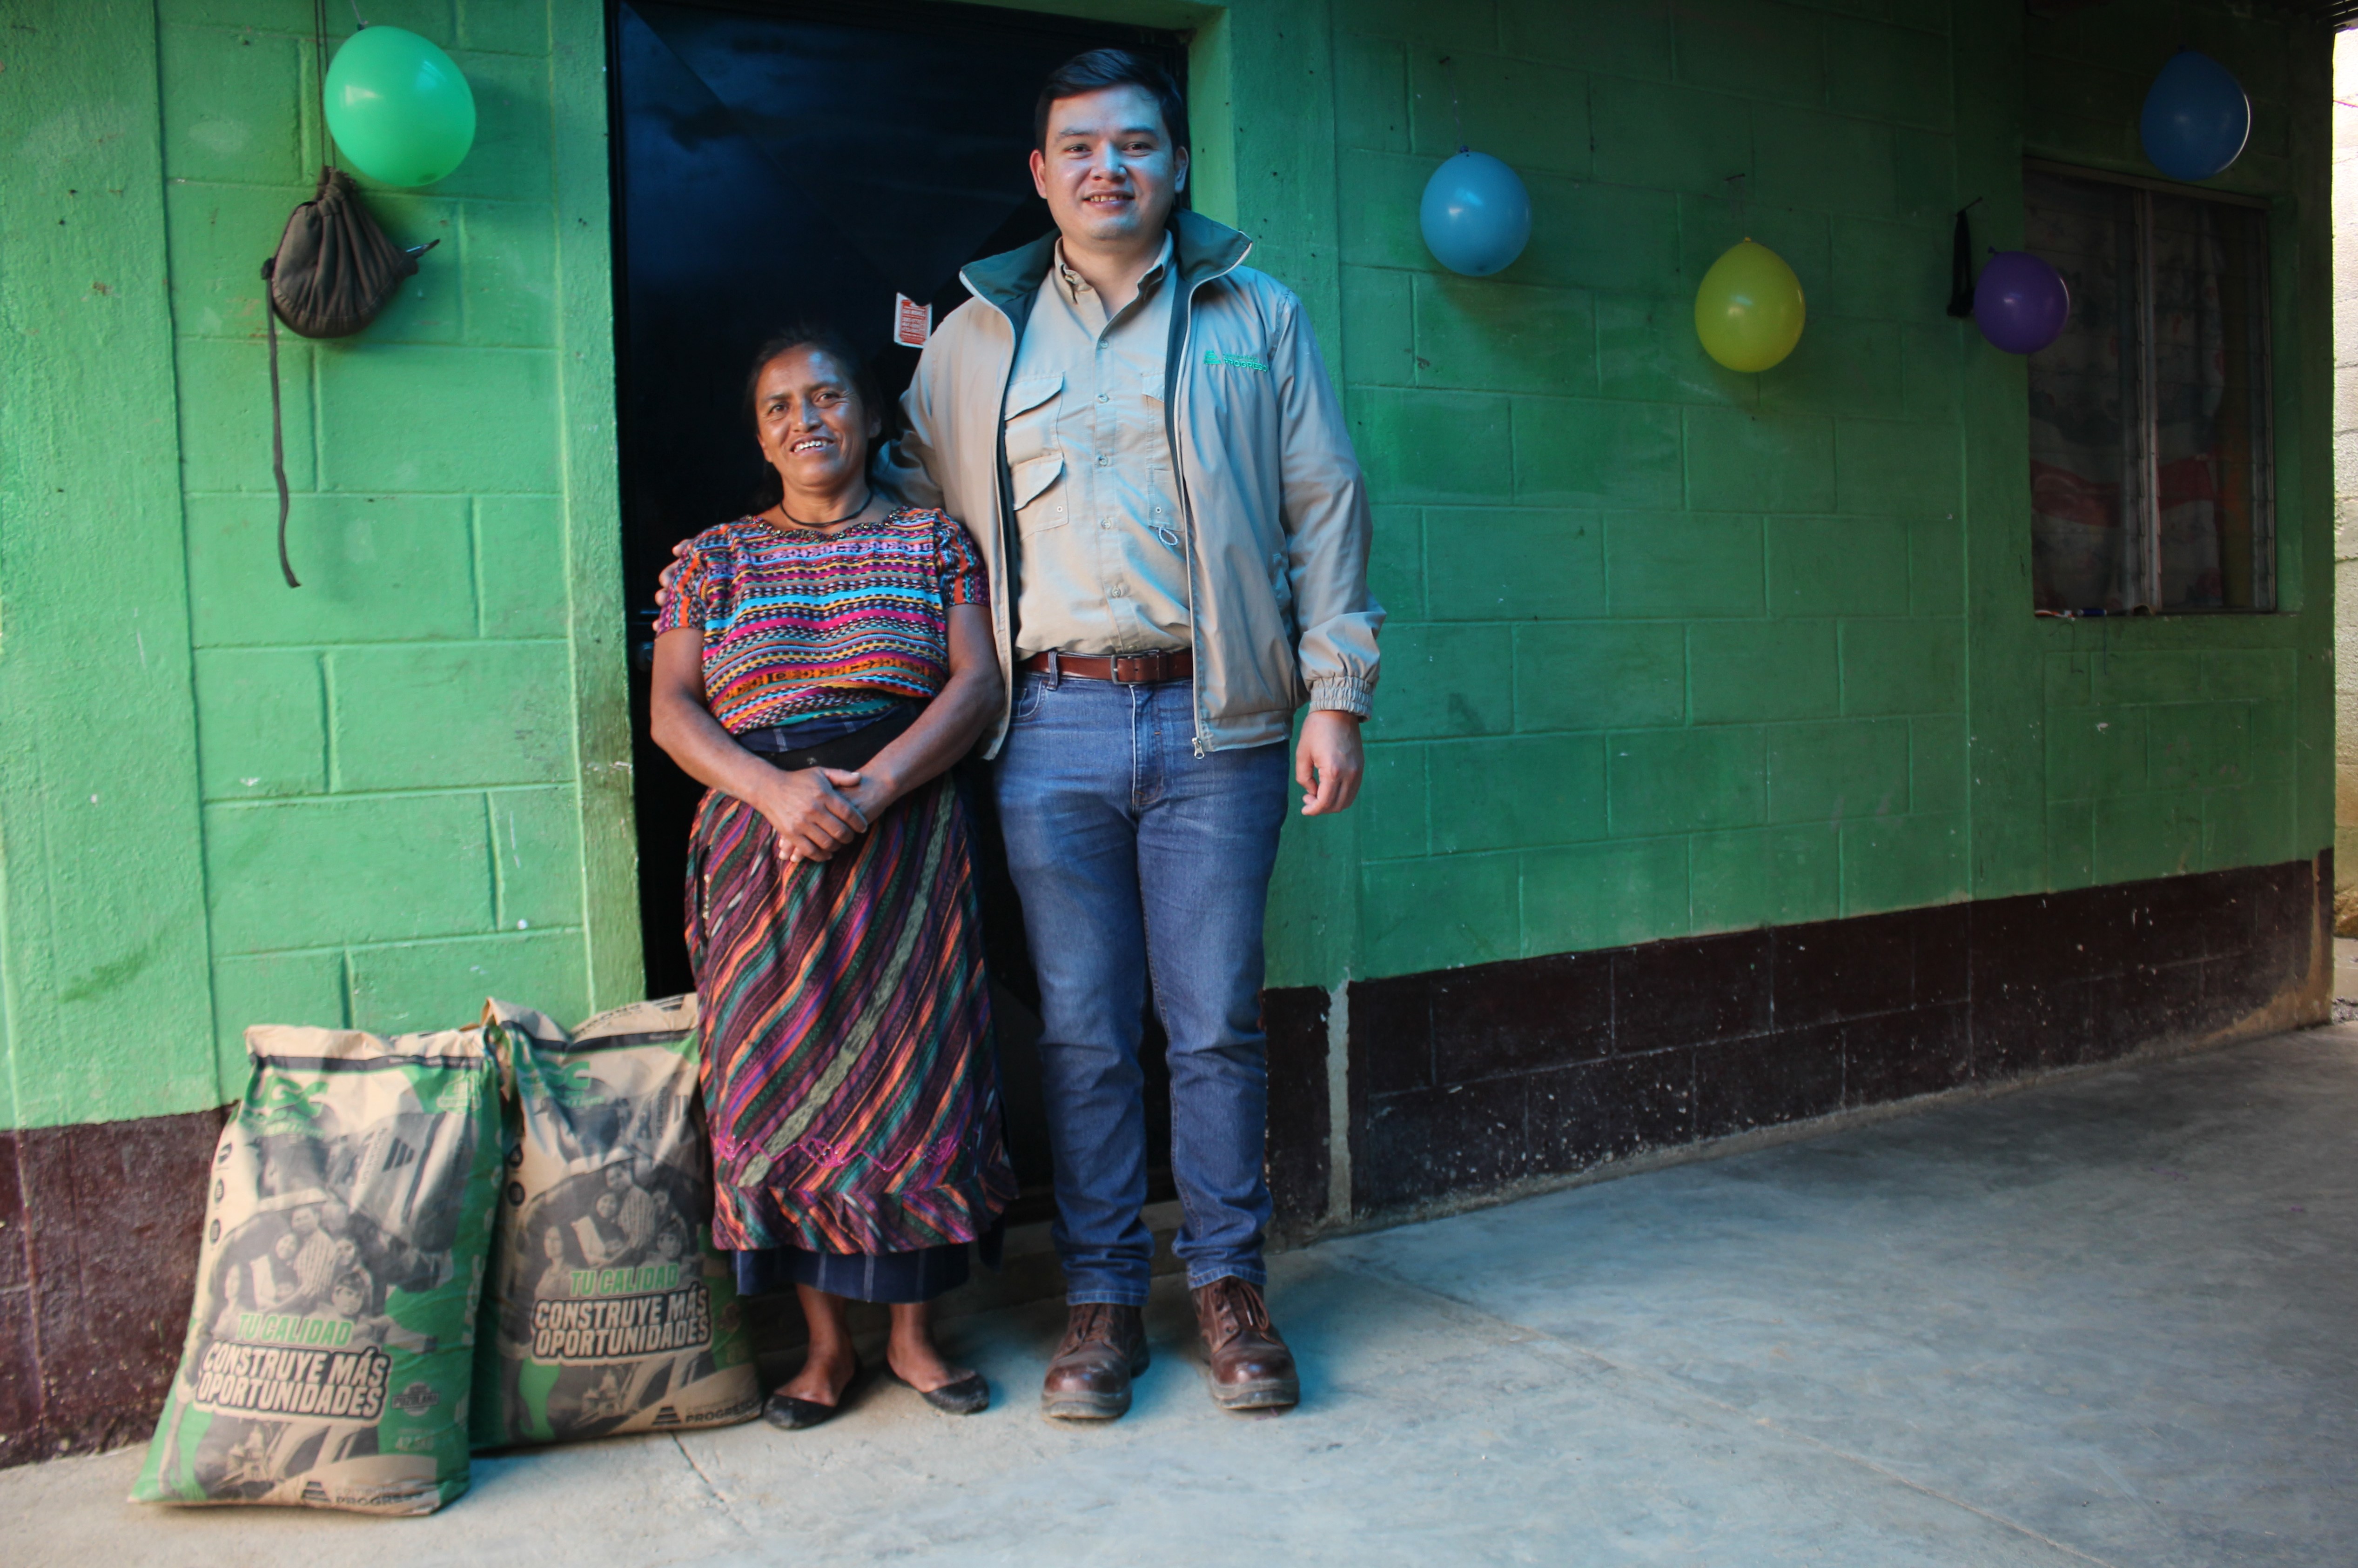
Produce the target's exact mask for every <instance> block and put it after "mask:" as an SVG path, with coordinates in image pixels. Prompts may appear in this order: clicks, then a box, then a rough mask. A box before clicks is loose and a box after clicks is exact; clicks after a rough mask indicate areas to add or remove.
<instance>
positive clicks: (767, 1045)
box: [687, 777, 1015, 1254]
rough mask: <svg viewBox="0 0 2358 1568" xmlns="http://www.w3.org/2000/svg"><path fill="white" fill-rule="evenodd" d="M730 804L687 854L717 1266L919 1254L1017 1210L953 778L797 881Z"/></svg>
mask: <svg viewBox="0 0 2358 1568" xmlns="http://www.w3.org/2000/svg"><path fill="white" fill-rule="evenodd" d="M777 842H778V840H777V836H776V833H775V832H774V830H773V829H772V827H770V824H769V822H768V821H767V820H766V819H765V818H764V817H763V816H762V814H761V813H760V812H758V811H755V810H754V809H753V808H752V806H747V805H745V804H744V803H743V802H741V801H739V800H736V799H734V798H732V797H730V796H729V795H722V794H721V793H720V792H719V791H718V790H714V791H709V792H708V793H707V794H706V795H705V797H704V801H703V804H702V805H701V806H698V809H697V815H696V826H695V829H694V832H693V834H692V836H691V838H690V839H689V844H688V863H687V951H688V957H689V959H690V961H691V962H692V963H693V964H694V966H695V969H696V990H697V996H698V1000H699V1002H700V1004H701V1017H700V1020H699V1022H698V1029H699V1031H700V1033H701V1035H702V1042H701V1043H702V1045H703V1074H704V1103H705V1109H706V1113H707V1119H708V1124H709V1127H710V1130H711V1136H712V1159H713V1176H714V1202H713V1217H712V1240H713V1245H715V1246H716V1247H719V1248H722V1249H727V1250H731V1251H739V1252H744V1251H757V1250H761V1249H769V1248H775V1247H799V1248H803V1249H807V1250H809V1251H813V1252H821V1253H838V1254H844V1253H876V1252H912V1251H916V1250H918V1249H924V1248H930V1247H941V1246H946V1245H950V1244H953V1243H959V1242H966V1241H971V1240H974V1239H976V1238H979V1237H981V1236H982V1235H983V1234H984V1233H985V1232H986V1231H988V1230H989V1229H990V1227H991V1223H992V1221H993V1220H994V1219H995V1218H996V1217H998V1215H999V1214H1000V1212H1001V1210H1003V1209H1005V1208H1006V1206H1007V1205H1008V1203H1009V1202H1010V1201H1011V1199H1012V1198H1013V1197H1014V1195H1015V1175H1014V1172H1013V1170H1012V1169H1011V1167H1010V1166H1009V1164H1008V1161H1007V1150H1006V1144H1005V1141H1004V1139H1003V1137H1002V1134H1001V1112H1000V1101H999V1081H998V1071H997V1064H996V1062H995V1060H994V1057H993V1054H992V1046H991V1038H990V991H989V989H988V987H987V985H986V983H985V980H984V976H983V968H982V944H981V940H980V935H979V932H978V930H977V928H976V921H977V918H978V909H977V903H976V899H975V891H974V879H973V872H972V870H971V866H970V863H969V856H968V823H967V816H966V811H965V808H964V807H963V806H962V805H961V804H960V802H959V800H958V795H957V788H956V786H955V785H954V784H952V783H951V782H950V781H949V779H948V778H947V777H944V778H940V779H936V780H935V781H934V782H933V783H931V784H926V785H925V786H924V787H922V788H920V789H918V790H915V791H914V792H913V793H911V794H910V795H906V796H904V797H903V798H902V799H901V800H900V801H899V802H898V803H896V804H895V805H894V806H892V809H890V810H889V811H887V812H886V813H885V814H884V815H883V816H882V818H881V819H880V820H878V821H877V822H875V823H874V824H873V825H871V827H870V828H869V830H868V831H867V832H866V833H865V834H863V835H861V836H860V838H858V839H856V840H854V841H853V843H852V845H851V846H850V847H849V849H844V850H842V851H841V852H840V853H838V855H837V856H836V857H835V859H833V860H828V861H825V862H823V863H817V864H814V863H810V862H805V863H803V864H801V865H797V866H792V867H789V866H788V865H787V864H786V863H785V862H784V860H780V859H779V857H778V852H777Z"/></svg>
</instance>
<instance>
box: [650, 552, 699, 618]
mask: <svg viewBox="0 0 2358 1568" xmlns="http://www.w3.org/2000/svg"><path fill="white" fill-rule="evenodd" d="M693 543H695V541H694V540H691V539H682V540H681V541H680V542H679V543H678V544H676V545H674V546H672V547H671V565H669V566H667V567H665V568H664V569H663V571H662V572H661V573H660V574H659V575H658V576H657V577H656V578H655V608H656V609H657V610H661V609H663V608H664V607H665V606H666V605H668V604H670V603H671V589H672V584H674V583H676V582H677V581H678V580H679V568H682V567H684V566H686V565H687V547H688V546H689V545H691V544H693Z"/></svg>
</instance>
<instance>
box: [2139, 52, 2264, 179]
mask: <svg viewBox="0 0 2358 1568" xmlns="http://www.w3.org/2000/svg"><path fill="white" fill-rule="evenodd" d="M2251 134H2252V101H2251V100H2250V99H2249V98H2246V97H2245V96H2244V85H2243V83H2242V82H2239V81H2236V80H2235V78H2234V75H2233V74H2232V73H2231V72H2230V71H2229V70H2227V68H2226V67H2225V66H2223V65H2221V64H2220V63H2219V62H2218V61H2217V60H2215V59H2212V58H2211V57H2210V56H2209V55H2207V54H2201V53H2198V52H2196V51H2195V50H2193V49H2180V50H2179V51H2178V52H2177V53H2176V54H2174V55H2172V56H2170V57H2169V64H2168V65H2165V66H2163V67H2162V68H2161V74H2160V75H2158V76H2157V77H2155V78H2154V79H2153V86H2152V87H2151V89H2149V90H2148V91H2147V93H2146V95H2145V115H2144V117H2143V118H2142V119H2140V120H2139V121H2138V122H2137V135H2138V136H2139V138H2140V139H2141V140H2143V141H2144V143H2145V156H2146V157H2148V158H2150V159H2152V160H2153V167H2154V168H2158V169H2159V170H2161V172H2162V173H2164V174H2166V175H2168V176H2169V178H2172V179H2208V178H2211V177H2212V175H2214V174H2217V173H2218V172H2219V171H2220V170H2221V169H2223V168H2226V167H2227V166H2228V165H2229V164H2231V163H2234V161H2235V159H2236V157H2237V156H2238V155H2240V154H2241V153H2242V152H2243V150H2244V142H2245V141H2246V140H2247V139H2249V138H2250V136H2251Z"/></svg>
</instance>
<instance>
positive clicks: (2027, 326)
mask: <svg viewBox="0 0 2358 1568" xmlns="http://www.w3.org/2000/svg"><path fill="white" fill-rule="evenodd" d="M2070 320H2071V289H2069V288H2067V287H2064V283H2063V275H2062V274H2061V273H2060V272H2057V271H2056V270H2055V269H2054V268H2053V267H2051V266H2049V265H2047V264H2046V263H2045V262H2043V261H2040V260H2039V258H2038V257H2037V256H2035V255H2032V254H2030V253H2029V252H2028V251H1993V252H1992V253H1991V254H1990V259H1989V265H1987V266H1985V267H1984V268H1982V277H1981V281H1980V282H1979V283H1976V284H1974V322H1975V324H1976V325H1978V326H1979V327H1980V328H1981V330H1982V336H1983V337H1985V338H1987V339H1988V340H1989V341H1991V342H1993V343H1996V345H1997V346H1998V347H1999V348H2001V349H2004V350H2005V351H2006V352H2007V353H2010V354H2035V353H2037V352H2038V351H2039V350H2041V349H2043V348H2045V347H2046V346H2047V345H2048V344H2050V343H2051V342H2053V341H2055V340H2056V339H2058V338H2060V337H2061V336H2062V335H2063V327H2064V324H2065V323H2066V322H2068V321H2070Z"/></svg>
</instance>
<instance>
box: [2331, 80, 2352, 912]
mask: <svg viewBox="0 0 2358 1568" xmlns="http://www.w3.org/2000/svg"><path fill="white" fill-rule="evenodd" d="M2333 585H2334V600H2333V605H2334V610H2333V613H2334V632H2335V641H2334V664H2333V667H2334V687H2333V689H2334V704H2333V719H2334V729H2333V850H2334V863H2335V864H2336V865H2337V866H2338V867H2340V868H2342V870H2341V871H2340V873H2339V874H2340V875H2341V877H2342V879H2343V883H2342V888H2341V889H2337V890H2336V894H2337V896H2336V901H2335V908H2336V920H2335V925H2336V926H2337V928H2339V927H2340V926H2341V925H2344V924H2347V925H2349V926H2350V927H2351V930H2352V932H2353V934H2358V43H2353V41H2352V39H2351V36H2350V35H2349V34H2348V33H2342V34H2338V35H2336V37H2335V38H2334V46H2333Z"/></svg>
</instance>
